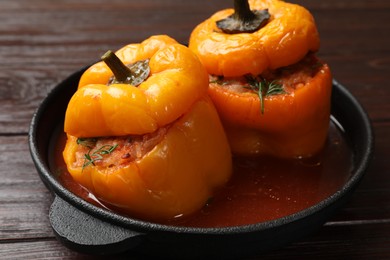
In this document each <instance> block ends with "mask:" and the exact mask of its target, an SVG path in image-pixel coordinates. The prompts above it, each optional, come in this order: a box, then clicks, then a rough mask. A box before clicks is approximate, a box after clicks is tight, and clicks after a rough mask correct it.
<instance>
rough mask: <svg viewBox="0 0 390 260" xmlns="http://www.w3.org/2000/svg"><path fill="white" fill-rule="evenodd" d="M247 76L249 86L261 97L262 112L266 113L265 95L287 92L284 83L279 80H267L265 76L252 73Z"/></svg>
mask: <svg viewBox="0 0 390 260" xmlns="http://www.w3.org/2000/svg"><path fill="white" fill-rule="evenodd" d="M245 78H246V80H247V82H248V86H247V88H249V89H251V90H253V91H257V95H258V96H259V99H260V106H261V108H260V109H261V114H264V97H267V96H273V95H279V94H285V93H286V91H285V90H284V89H283V85H282V84H280V83H278V81H277V80H273V81H267V80H266V79H264V78H259V77H253V76H251V75H248V76H246V77H245Z"/></svg>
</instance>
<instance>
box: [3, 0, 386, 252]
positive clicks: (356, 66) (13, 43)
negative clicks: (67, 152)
mask: <svg viewBox="0 0 390 260" xmlns="http://www.w3.org/2000/svg"><path fill="white" fill-rule="evenodd" d="M294 2H297V3H299V4H302V5H304V6H306V7H307V8H308V9H309V10H310V11H311V12H312V13H313V15H314V16H315V18H316V21H317V25H318V28H319V32H320V34H321V39H322V46H321V51H320V52H319V56H320V57H321V58H322V59H323V60H325V61H327V62H328V63H329V64H330V66H331V68H332V70H333V75H334V77H335V78H336V79H337V80H338V81H339V82H341V83H342V84H344V85H345V86H346V87H347V88H348V89H349V90H350V91H351V92H352V93H353V94H354V95H355V96H356V98H357V99H358V100H359V101H360V102H361V104H362V105H363V106H364V107H365V109H366V110H367V112H368V114H369V116H370V117H371V119H372V123H373V128H374V132H375V135H376V149H375V154H374V158H373V161H372V164H371V166H370V167H369V169H368V172H367V175H366V176H365V178H364V179H363V182H362V183H361V184H360V186H359V187H358V189H357V190H356V192H355V193H354V195H353V197H352V199H351V200H350V201H349V202H348V203H347V205H346V206H345V207H344V208H343V209H341V210H340V211H338V213H337V214H336V215H334V216H333V217H332V218H331V219H329V221H328V222H327V223H326V224H325V225H324V226H323V227H322V228H321V229H320V230H319V231H318V232H316V233H314V234H312V235H310V236H309V237H305V238H303V239H301V240H299V241H296V242H294V243H293V244H291V245H289V246H287V247H286V248H284V249H281V250H278V251H274V252H270V253H268V254H266V255H264V256H262V259H285V258H288V259H291V258H294V257H296V258H299V259H313V258H315V259H330V258H332V259H336V258H337V259H341V258H344V259H390V163H389V158H390V149H389V147H390V102H389V100H390V86H389V81H390V19H389V18H390V15H389V13H390V1H388V0H354V1H351V0H328V1H319V0H317V1H313V0H311V1H310V0H297V1H294ZM231 5H232V1H230V0H229V1H227V0H224V1H223V0H214V1H207V0H197V1H181V0H164V1H162V0H161V1H158V0H142V1H135V0H127V1H126V0H111V1H103V0H96V1H91V0H62V1H53V0H28V1H27V0H1V1H0V58H1V59H0V60H1V62H0V165H1V167H0V259H19V258H25V259H44V258H45V259H53V258H64V259H90V258H92V257H90V256H85V255H82V254H79V253H76V252H73V251H70V250H69V249H67V248H65V247H64V246H62V245H61V244H60V243H59V242H58V241H57V240H56V238H55V236H54V234H53V232H52V230H51V227H50V225H49V221H48V210H49V206H50V204H51V202H52V199H53V197H52V195H51V194H50V193H49V191H48V190H47V189H46V188H45V186H44V185H43V184H42V182H41V180H40V179H39V177H38V174H37V171H36V169H35V168H34V165H33V162H32V160H31V158H30V154H29V148H28V144H27V140H28V129H29V124H30V121H31V117H32V115H33V113H34V111H35V109H36V108H37V107H38V105H39V104H40V102H41V101H42V100H43V98H44V97H45V95H46V94H47V93H48V92H49V91H50V90H51V89H52V88H53V87H54V86H56V84H58V83H59V82H61V81H62V80H63V79H64V78H65V77H67V76H68V75H69V74H71V73H72V72H74V71H75V70H78V69H79V68H81V67H83V66H85V65H87V64H90V63H92V62H94V61H95V60H96V59H97V57H99V56H100V55H101V54H103V53H104V52H105V51H106V50H108V49H113V50H115V49H117V48H119V47H121V46H123V45H125V44H127V43H130V42H139V41H141V40H143V39H145V38H147V37H148V36H150V35H154V34H168V35H170V36H172V37H173V38H175V39H177V40H178V41H180V42H183V43H186V42H187V41H188V38H189V33H190V31H191V30H192V28H193V27H194V26H195V25H196V24H197V23H199V22H200V21H202V20H203V19H205V18H206V17H208V16H209V15H210V14H212V13H213V12H215V11H217V10H219V9H222V8H225V7H229V6H231Z"/></svg>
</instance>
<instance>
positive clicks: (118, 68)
mask: <svg viewBox="0 0 390 260" xmlns="http://www.w3.org/2000/svg"><path fill="white" fill-rule="evenodd" d="M101 59H102V60H103V61H104V63H106V65H107V66H108V67H109V68H110V69H111V71H112V73H114V77H115V79H116V81H117V82H122V83H126V82H127V81H129V79H130V78H131V77H132V73H131V70H130V69H129V68H128V67H127V66H126V65H125V64H124V63H123V62H122V61H121V60H120V59H119V58H118V56H116V55H115V53H114V52H112V51H107V52H106V53H105V54H104V55H103V56H102V58H101Z"/></svg>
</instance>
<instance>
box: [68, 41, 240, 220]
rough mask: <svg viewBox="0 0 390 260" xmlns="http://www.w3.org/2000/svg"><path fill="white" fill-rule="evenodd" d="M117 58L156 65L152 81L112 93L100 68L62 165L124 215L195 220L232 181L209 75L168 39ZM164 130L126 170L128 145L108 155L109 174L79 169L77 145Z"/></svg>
mask: <svg viewBox="0 0 390 260" xmlns="http://www.w3.org/2000/svg"><path fill="white" fill-rule="evenodd" d="M117 54H118V56H119V57H120V58H121V59H122V61H125V63H132V62H134V61H136V60H138V59H145V58H147V59H150V63H149V64H150V70H151V73H150V76H149V78H147V79H146V80H145V81H144V82H143V83H141V84H140V85H139V86H138V87H134V86H132V85H126V84H112V85H108V86H107V85H102V84H106V83H107V80H109V78H110V77H111V74H110V73H109V72H107V70H108V68H107V67H105V65H103V64H101V63H98V64H97V65H94V66H92V67H91V68H90V69H89V70H87V71H86V74H84V75H83V77H82V79H81V82H80V85H79V89H78V90H77V92H76V93H75V94H74V96H73V97H72V99H71V101H70V102H69V105H68V109H67V113H66V120H65V132H66V133H67V136H68V140H67V142H66V146H65V149H64V151H63V157H64V161H65V163H66V165H67V168H68V171H69V173H70V174H71V175H72V177H73V178H74V180H76V181H77V182H78V183H80V184H81V185H83V186H84V187H86V188H87V189H88V190H89V191H90V192H91V193H92V194H94V195H95V196H96V197H97V198H98V199H99V200H100V201H102V202H103V203H104V204H105V205H107V206H108V207H111V208H113V209H115V210H118V211H119V212H121V213H125V214H127V215H129V216H132V217H136V218H140V219H143V220H148V221H156V222H162V223H165V222H167V221H169V220H171V219H173V218H176V217H179V216H188V215H190V214H192V213H194V212H195V211H197V210H199V209H201V208H202V207H203V206H204V205H205V204H206V202H207V200H208V199H210V198H211V197H212V196H213V193H214V192H215V191H216V189H218V187H220V186H222V185H224V184H225V183H226V182H227V181H228V180H229V178H230V176H231V174H232V160H231V152H230V147H229V145H228V141H227V138H226V135H225V133H224V129H223V127H222V124H221V122H220V119H219V117H218V114H217V112H216V109H215V107H214V105H213V103H212V102H211V100H210V98H209V97H208V96H207V88H208V75H207V73H206V71H205V70H204V68H203V66H202V65H201V63H200V61H199V59H197V57H196V56H195V55H194V54H193V53H192V52H191V51H190V50H189V49H188V48H187V47H185V46H182V45H180V44H177V43H176V42H174V40H172V39H170V38H168V37H167V36H155V37H152V38H150V39H148V40H146V41H144V42H142V43H141V44H136V45H128V46H126V47H124V48H122V49H121V50H119V51H118V52H117ZM97 68H98V69H97ZM98 71H102V78H100V77H98V74H99V73H98ZM95 79H96V80H97V82H98V83H96V84H94V83H93V81H94V80H95ZM103 79H104V80H103ZM161 128H164V129H166V132H164V134H163V135H162V136H161V137H159V138H161V140H159V141H158V142H157V143H156V144H155V145H154V146H153V147H152V148H151V149H150V150H148V151H147V152H146V153H145V154H143V155H142V156H140V157H136V158H134V159H131V160H128V161H127V162H126V163H122V162H121V160H122V159H121V158H124V157H123V156H122V157H121V152H122V151H123V149H124V146H123V145H122V144H120V145H118V146H116V147H115V149H114V150H113V151H112V153H110V154H108V155H104V157H107V158H108V157H109V156H112V158H118V160H114V163H113V164H112V165H110V166H109V167H103V166H102V165H101V164H100V163H99V162H96V163H93V164H89V165H88V166H85V165H80V162H77V160H78V159H77V157H79V158H80V155H79V154H78V152H77V151H79V149H80V144H78V143H77V139H78V137H97V136H98V137H101V136H114V138H116V137H117V138H126V137H127V136H129V139H131V138H133V137H135V136H139V137H140V138H141V139H142V136H144V135H148V134H151V133H155V132H156V131H159V129H161ZM123 160H124V159H123Z"/></svg>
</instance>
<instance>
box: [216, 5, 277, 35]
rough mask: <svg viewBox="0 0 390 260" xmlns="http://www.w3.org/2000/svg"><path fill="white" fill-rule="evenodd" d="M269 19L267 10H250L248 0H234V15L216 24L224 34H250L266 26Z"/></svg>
mask: <svg viewBox="0 0 390 260" xmlns="http://www.w3.org/2000/svg"><path fill="white" fill-rule="evenodd" d="M269 19H270V14H269V12H268V10H267V9H265V10H254V11H252V10H251V9H250V6H249V3H248V0H234V13H233V14H232V15H230V16H228V17H227V18H225V19H222V20H219V21H217V22H216V24H217V27H218V28H219V29H221V30H222V31H223V32H224V33H228V34H235V33H252V32H255V31H257V30H259V29H260V28H262V27H263V26H265V25H266V23H267V22H268V20H269Z"/></svg>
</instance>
